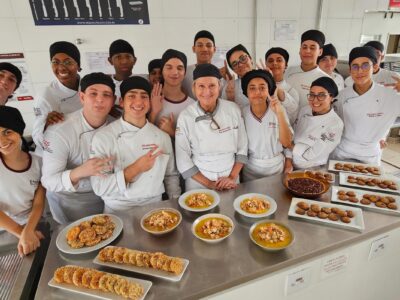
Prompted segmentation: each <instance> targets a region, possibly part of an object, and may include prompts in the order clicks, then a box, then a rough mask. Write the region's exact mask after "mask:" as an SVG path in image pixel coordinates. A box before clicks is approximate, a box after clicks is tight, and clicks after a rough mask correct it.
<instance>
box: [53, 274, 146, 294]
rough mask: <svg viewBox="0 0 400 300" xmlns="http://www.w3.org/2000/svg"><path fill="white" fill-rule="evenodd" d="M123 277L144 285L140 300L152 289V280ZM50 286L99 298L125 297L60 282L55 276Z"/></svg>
mask: <svg viewBox="0 0 400 300" xmlns="http://www.w3.org/2000/svg"><path fill="white" fill-rule="evenodd" d="M118 276H121V275H118ZM121 277H122V278H125V279H126V280H128V281H129V282H135V283H139V284H140V285H142V287H143V296H142V297H141V298H140V299H139V300H143V299H144V298H145V297H146V295H147V293H148V291H149V290H150V287H151V285H152V284H153V283H152V282H151V281H148V280H143V279H138V278H131V277H126V276H121ZM49 286H52V287H55V288H58V289H62V290H66V291H69V292H73V293H76V294H81V295H86V296H92V297H95V298H99V299H112V300H114V299H115V300H121V299H125V298H124V297H122V296H118V295H117V294H114V293H106V292H103V291H101V290H92V289H87V288H81V287H77V286H75V285H73V284H67V283H65V284H64V283H58V282H56V281H55V280H54V278H51V280H50V281H49ZM71 299H73V295H71ZM78 299H79V298H78Z"/></svg>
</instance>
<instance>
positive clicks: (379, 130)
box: [334, 82, 400, 164]
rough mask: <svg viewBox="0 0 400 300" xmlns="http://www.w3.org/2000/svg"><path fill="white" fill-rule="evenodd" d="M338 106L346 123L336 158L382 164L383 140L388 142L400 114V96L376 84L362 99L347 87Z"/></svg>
mask: <svg viewBox="0 0 400 300" xmlns="http://www.w3.org/2000/svg"><path fill="white" fill-rule="evenodd" d="M335 107H336V110H337V113H338V115H339V116H340V117H341V118H342V120H343V122H344V132H343V136H342V140H341V142H340V144H339V146H338V147H337V149H336V150H335V153H334V155H335V157H336V158H338V159H356V160H359V161H362V162H365V163H377V164H379V163H380V157H381V152H382V151H381V149H380V144H379V141H380V140H383V139H385V137H386V134H387V132H388V131H389V129H390V127H391V126H392V125H393V123H394V121H395V120H396V118H397V116H399V115H400V95H399V94H398V93H396V91H395V90H393V89H391V88H388V87H384V86H382V85H380V84H376V83H375V82H373V83H372V86H371V88H370V89H369V90H368V91H367V92H366V93H364V94H363V95H361V96H360V95H358V94H357V93H356V91H354V89H353V87H347V88H345V89H344V90H342V91H341V92H340V93H339V96H338V101H337V102H336V103H335Z"/></svg>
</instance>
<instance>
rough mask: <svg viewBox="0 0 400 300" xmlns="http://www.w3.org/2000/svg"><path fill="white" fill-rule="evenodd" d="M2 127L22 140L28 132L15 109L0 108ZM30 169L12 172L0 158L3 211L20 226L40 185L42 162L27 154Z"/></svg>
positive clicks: (0, 197) (0, 203)
mask: <svg viewBox="0 0 400 300" xmlns="http://www.w3.org/2000/svg"><path fill="white" fill-rule="evenodd" d="M0 127H3V128H8V129H11V130H13V131H15V132H17V133H19V134H20V135H21V136H22V135H23V131H24V128H25V123H24V120H23V118H22V116H21V113H20V112H19V111H18V110H17V109H16V108H14V107H4V106H3V107H0ZM28 155H29V165H28V167H27V168H26V169H25V170H18V171H16V170H13V169H11V168H10V167H9V166H7V164H6V163H5V161H4V159H3V156H2V155H1V154H0V178H1V180H0V211H2V212H4V213H5V214H7V215H8V216H9V217H10V218H11V219H13V220H14V221H15V222H16V223H18V224H20V225H24V224H26V223H27V221H28V219H29V216H30V213H31V211H32V201H33V199H34V197H35V192H36V189H37V187H38V186H39V183H40V176H41V162H42V160H41V158H40V157H39V156H36V155H35V154H33V153H28Z"/></svg>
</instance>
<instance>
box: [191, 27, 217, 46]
mask: <svg viewBox="0 0 400 300" xmlns="http://www.w3.org/2000/svg"><path fill="white" fill-rule="evenodd" d="M201 38H206V39H209V40H212V42H213V44H214V46H215V40H214V36H213V35H212V33H211V32H209V31H208V30H200V31H199V32H198V33H196V35H195V36H194V41H193V44H195V43H196V41H197V40H198V39H201Z"/></svg>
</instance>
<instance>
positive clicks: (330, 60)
mask: <svg viewBox="0 0 400 300" xmlns="http://www.w3.org/2000/svg"><path fill="white" fill-rule="evenodd" d="M337 59H338V54H337V51H336V48H335V46H333V45H332V44H326V45H324V47H322V55H321V56H319V57H318V59H317V63H318V66H319V67H320V69H321V70H322V71H324V72H325V73H326V74H328V75H329V76H330V77H331V78H332V79H333V80H334V81H335V83H336V85H337V87H338V90H339V91H341V90H343V89H344V79H343V77H342V75H340V74H339V73H336V72H335V70H336V66H337Z"/></svg>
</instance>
